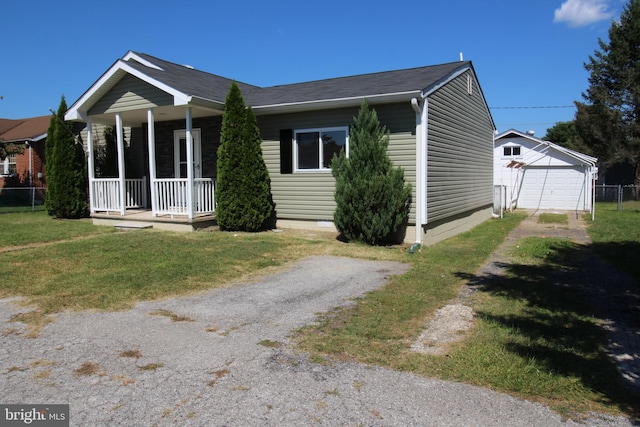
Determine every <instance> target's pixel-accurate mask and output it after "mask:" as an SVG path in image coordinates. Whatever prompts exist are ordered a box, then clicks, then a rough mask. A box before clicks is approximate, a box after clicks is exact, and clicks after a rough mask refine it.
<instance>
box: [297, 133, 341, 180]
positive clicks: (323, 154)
mask: <svg viewBox="0 0 640 427" xmlns="http://www.w3.org/2000/svg"><path fill="white" fill-rule="evenodd" d="M293 147H294V159H295V170H296V171H325V170H330V169H331V161H332V160H333V157H334V156H338V155H340V151H341V150H343V149H344V150H345V152H346V154H347V155H349V128H348V127H347V126H344V127H335V128H322V129H299V130H295V131H294V135H293Z"/></svg>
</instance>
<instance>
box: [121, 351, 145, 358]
mask: <svg viewBox="0 0 640 427" xmlns="http://www.w3.org/2000/svg"><path fill="white" fill-rule="evenodd" d="M119 356H120V357H131V358H134V359H139V358H141V357H142V352H141V351H140V350H124V351H121V352H120V354H119Z"/></svg>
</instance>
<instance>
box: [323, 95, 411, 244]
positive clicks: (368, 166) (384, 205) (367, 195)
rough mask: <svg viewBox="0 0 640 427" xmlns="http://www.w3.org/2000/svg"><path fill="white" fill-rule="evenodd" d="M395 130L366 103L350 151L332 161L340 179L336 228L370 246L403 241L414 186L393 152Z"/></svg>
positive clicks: (356, 120)
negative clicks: (395, 163) (394, 161)
mask: <svg viewBox="0 0 640 427" xmlns="http://www.w3.org/2000/svg"><path fill="white" fill-rule="evenodd" d="M388 145H389V135H388V132H387V129H386V128H385V127H384V126H382V125H381V124H380V121H379V120H378V115H377V113H376V111H375V110H374V109H372V108H369V105H368V104H367V102H366V101H363V102H362V105H361V106H360V111H359V113H358V116H357V117H354V122H353V126H352V127H351V131H350V134H349V157H347V155H346V153H345V152H344V150H343V151H342V152H341V153H340V156H338V157H335V158H334V159H333V162H332V163H331V170H332V173H333V176H334V177H335V179H336V190H335V201H336V210H335V212H334V215H333V219H334V222H335V225H336V228H337V229H338V231H339V232H340V233H342V234H343V235H344V237H345V238H346V239H348V240H355V241H362V242H365V243H367V244H370V245H383V244H389V243H397V242H399V241H401V240H402V238H403V232H404V231H405V228H406V225H407V222H408V218H409V209H410V206H411V185H410V184H406V185H405V181H404V170H403V169H402V168H401V167H395V168H394V167H393V164H392V162H391V159H389V156H388V154H387V147H388Z"/></svg>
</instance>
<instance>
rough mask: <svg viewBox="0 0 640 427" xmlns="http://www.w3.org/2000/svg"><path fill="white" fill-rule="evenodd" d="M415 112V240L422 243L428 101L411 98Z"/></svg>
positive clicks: (424, 210) (425, 218)
mask: <svg viewBox="0 0 640 427" xmlns="http://www.w3.org/2000/svg"><path fill="white" fill-rule="evenodd" d="M411 107H412V108H413V111H415V113H416V201H415V207H416V212H415V215H416V227H415V228H416V230H415V242H416V243H419V244H422V234H423V233H422V226H423V225H424V224H426V223H427V209H426V201H427V150H426V147H427V110H428V102H427V100H426V99H425V100H424V105H423V106H422V107H421V106H420V101H418V99H417V98H412V99H411Z"/></svg>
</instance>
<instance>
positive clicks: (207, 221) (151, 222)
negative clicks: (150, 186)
mask: <svg viewBox="0 0 640 427" xmlns="http://www.w3.org/2000/svg"><path fill="white" fill-rule="evenodd" d="M91 218H92V219H93V223H94V224H95V225H107V226H111V227H116V228H122V229H139V228H156V229H160V230H170V231H196V230H202V229H205V228H214V229H217V228H218V226H217V223H216V219H215V214H200V215H197V216H196V217H195V218H193V219H189V218H187V217H185V216H182V215H175V216H171V215H161V216H155V217H154V216H153V214H152V213H151V210H147V209H127V210H126V211H125V214H124V215H120V213H119V212H94V213H92V214H91Z"/></svg>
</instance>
